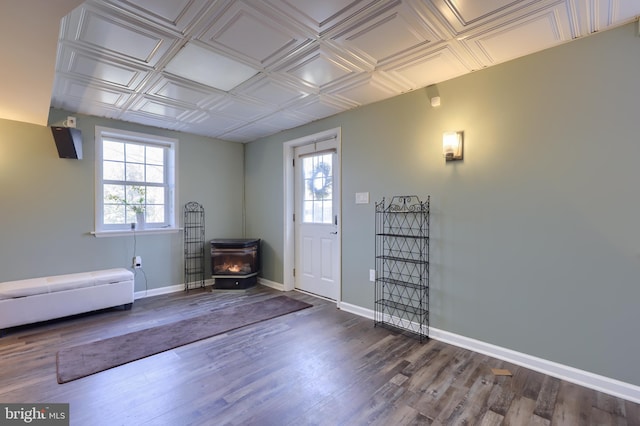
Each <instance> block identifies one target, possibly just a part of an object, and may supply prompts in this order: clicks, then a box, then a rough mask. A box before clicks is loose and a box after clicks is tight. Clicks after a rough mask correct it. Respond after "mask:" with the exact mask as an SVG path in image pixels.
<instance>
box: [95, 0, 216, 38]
mask: <svg viewBox="0 0 640 426" xmlns="http://www.w3.org/2000/svg"><path fill="white" fill-rule="evenodd" d="M103 1H104V3H106V4H111V5H113V6H115V7H118V8H121V9H124V10H126V11H128V12H130V13H132V14H133V15H136V16H137V17H140V18H141V19H147V20H149V21H150V22H153V23H156V24H158V25H161V26H164V27H166V28H168V29H171V30H174V31H177V32H179V33H180V34H186V33H187V32H188V29H189V28H190V27H191V26H192V25H193V23H194V22H195V21H197V19H199V18H200V17H201V16H202V15H203V13H204V10H205V8H206V7H207V6H208V5H209V3H211V1H210V0H133V1H132V0H103Z"/></svg>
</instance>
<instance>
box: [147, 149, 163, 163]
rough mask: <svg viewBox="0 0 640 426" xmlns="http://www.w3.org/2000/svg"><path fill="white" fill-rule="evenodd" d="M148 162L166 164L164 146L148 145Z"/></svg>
mask: <svg viewBox="0 0 640 426" xmlns="http://www.w3.org/2000/svg"><path fill="white" fill-rule="evenodd" d="M147 164H156V165H160V166H162V165H164V148H158V147H155V146H148V147H147Z"/></svg>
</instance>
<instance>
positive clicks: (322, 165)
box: [302, 154, 333, 224]
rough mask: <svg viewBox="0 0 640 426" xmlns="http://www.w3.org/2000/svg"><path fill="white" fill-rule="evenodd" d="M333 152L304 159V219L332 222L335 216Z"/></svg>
mask: <svg viewBox="0 0 640 426" xmlns="http://www.w3.org/2000/svg"><path fill="white" fill-rule="evenodd" d="M332 164H333V154H321V155H316V156H310V157H304V158H303V159H302V175H303V184H304V196H303V197H304V201H303V221H304V222H307V223H327V224H330V223H332V218H333V167H332Z"/></svg>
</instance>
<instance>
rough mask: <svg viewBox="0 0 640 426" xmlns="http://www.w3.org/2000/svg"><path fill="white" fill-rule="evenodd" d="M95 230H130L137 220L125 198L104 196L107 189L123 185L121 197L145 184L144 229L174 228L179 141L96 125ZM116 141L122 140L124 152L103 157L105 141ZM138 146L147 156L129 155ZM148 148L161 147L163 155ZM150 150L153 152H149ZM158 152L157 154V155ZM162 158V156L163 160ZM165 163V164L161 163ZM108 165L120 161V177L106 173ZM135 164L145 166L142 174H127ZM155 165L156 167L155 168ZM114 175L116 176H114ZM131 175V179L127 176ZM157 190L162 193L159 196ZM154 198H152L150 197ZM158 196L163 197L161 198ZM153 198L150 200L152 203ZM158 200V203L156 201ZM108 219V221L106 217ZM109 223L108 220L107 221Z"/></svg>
mask: <svg viewBox="0 0 640 426" xmlns="http://www.w3.org/2000/svg"><path fill="white" fill-rule="evenodd" d="M95 141H96V217H95V223H96V232H101V231H118V230H120V231H124V230H131V223H133V222H136V220H135V212H134V211H133V210H132V209H130V208H128V207H126V206H125V205H124V204H123V203H122V201H119V200H115V199H114V200H113V201H110V200H108V199H107V197H106V196H105V192H108V191H105V188H109V186H112V189H113V188H114V187H116V188H117V187H118V186H120V187H122V188H123V189H122V190H121V191H116V193H117V194H118V196H120V197H121V198H125V199H126V196H125V197H123V196H124V193H123V191H126V190H127V187H128V188H129V190H131V188H132V187H134V186H135V187H144V188H145V200H144V201H145V216H146V219H147V220H146V224H145V229H147V230H148V229H154V228H155V229H157V228H164V229H167V228H175V226H176V223H177V222H176V220H177V219H176V215H175V203H176V199H177V196H176V193H175V186H176V173H177V171H176V167H175V165H176V164H177V142H178V141H177V140H176V139H171V138H163V137H156V136H152V135H145V134H140V133H134V132H128V131H120V130H116V129H108V128H104V127H96V139H95ZM108 142H115V143H123V144H125V145H124V146H123V151H124V153H123V155H122V157H121V158H115V157H117V156H118V155H119V154H118V153H116V154H115V155H107V156H106V157H107V158H106V159H105V158H104V157H105V155H104V150H103V148H104V146H105V143H108ZM135 146H140V147H143V148H144V149H143V150H142V152H144V156H143V157H142V158H134V157H127V149H128V147H129V148H131V149H132V150H133V149H135ZM147 148H160V149H162V155H161V156H160V155H159V151H155V152H154V151H149V150H148V149H147ZM149 152H150V153H151V154H152V155H149ZM154 154H155V156H154ZM160 158H162V159H161V160H160ZM160 162H162V164H159V163H160ZM105 163H107V164H117V163H120V164H121V165H122V168H123V173H122V174H121V175H118V176H107V177H108V178H107V179H105V176H104V166H105ZM133 165H137V166H141V167H142V174H137V175H131V176H127V175H126V170H127V167H131V166H133ZM149 167H152V169H151V173H152V174H153V172H158V169H157V168H158V167H161V168H162V171H161V173H160V174H158V173H156V174H155V176H150V175H149V173H150V169H149ZM153 168H155V169H153ZM114 177H116V178H115V179H114ZM127 178H129V179H127ZM154 189H159V190H160V191H156V193H155V194H154V193H151V194H149V192H148V191H150V190H154ZM158 192H160V193H161V195H158ZM150 198H151V200H150ZM158 198H162V199H161V200H159V201H158ZM150 201H151V202H150ZM153 201H156V202H153ZM108 214H111V217H112V219H113V222H116V223H109V220H108V219H107V218H106V217H105V216H106V215H108ZM118 216H120V218H118ZM105 219H106V220H105ZM105 222H107V223H105Z"/></svg>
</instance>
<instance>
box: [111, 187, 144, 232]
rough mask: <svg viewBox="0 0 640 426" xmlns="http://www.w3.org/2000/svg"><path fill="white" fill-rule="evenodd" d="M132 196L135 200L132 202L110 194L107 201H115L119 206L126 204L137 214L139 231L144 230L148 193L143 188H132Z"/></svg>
mask: <svg viewBox="0 0 640 426" xmlns="http://www.w3.org/2000/svg"><path fill="white" fill-rule="evenodd" d="M130 194H133V198H132V200H131V201H127V200H125V199H124V198H122V197H121V196H119V195H114V194H109V195H107V199H108V200H109V201H114V202H116V203H119V204H124V205H125V206H126V207H128V208H129V209H131V211H132V212H134V213H135V214H136V223H137V227H138V229H143V228H144V224H145V217H144V216H145V215H144V212H145V201H146V191H145V187H143V186H132V187H131V192H130Z"/></svg>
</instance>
